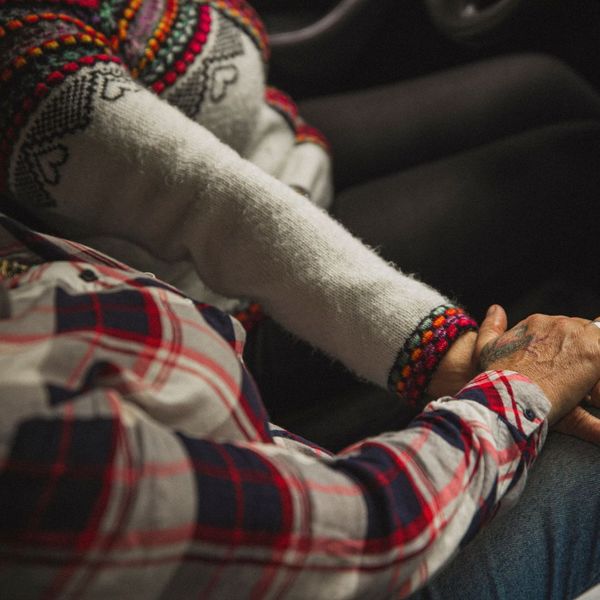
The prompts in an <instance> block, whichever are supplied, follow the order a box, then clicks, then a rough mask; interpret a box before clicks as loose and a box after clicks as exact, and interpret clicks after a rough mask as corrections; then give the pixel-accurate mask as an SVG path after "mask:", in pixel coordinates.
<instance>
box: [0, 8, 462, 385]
mask: <svg viewBox="0 0 600 600" xmlns="http://www.w3.org/2000/svg"><path fill="white" fill-rule="evenodd" d="M268 54H269V48H268V41H267V37H266V34H265V31H264V27H263V25H262V24H261V22H260V20H259V19H258V17H257V16H256V14H255V13H254V11H253V10H252V9H251V8H250V7H249V6H248V5H247V4H246V3H245V2H244V1H243V0H214V1H211V2H204V1H189V0H125V1H123V0H110V1H104V0H62V1H61V0H59V1H52V0H49V1H42V2H40V1H38V0H0V107H1V111H0V184H1V185H2V187H3V190H4V191H5V192H6V193H7V194H8V195H9V197H10V198H11V201H12V202H13V203H15V205H17V206H19V207H20V208H21V209H23V210H25V211H27V212H29V213H31V214H34V215H35V216H36V218H37V219H38V220H39V221H41V222H43V223H44V224H45V225H47V226H48V227H49V228H51V229H53V230H55V231H58V232H60V233H61V234H62V235H63V236H68V237H72V238H75V239H78V240H81V241H85V242H86V243H88V244H90V245H92V246H94V247H96V248H98V249H100V250H105V251H108V252H109V253H110V254H112V255H114V256H116V257H117V258H119V259H121V260H124V261H126V262H128V263H130V264H132V265H133V266H134V267H136V268H138V269H141V270H144V271H152V272H155V273H156V274H157V275H159V276H160V277H161V278H162V279H165V280H167V281H169V282H170V283H173V284H175V285H178V286H179V287H181V288H183V289H184V290H185V291H187V292H188V293H189V294H190V295H192V296H195V297H196V298H198V299H200V300H208V301H216V298H215V297H214V295H213V292H212V290H214V292H215V293H217V294H219V299H220V300H222V298H221V297H222V296H225V297H236V298H238V297H244V298H250V299H253V300H256V301H259V302H261V303H262V304H263V305H264V307H265V308H266V310H267V311H268V312H269V313H270V314H271V315H272V316H273V317H274V318H276V319H277V320H279V321H280V322H282V323H283V324H284V325H285V326H286V327H287V328H288V329H290V330H292V331H294V332H296V333H297V334H298V335H300V336H301V337H303V338H305V339H307V340H308V341H310V342H311V343H313V344H314V345H316V346H318V347H320V348H322V349H323V350H324V351H326V352H328V353H329V354H331V355H332V356H334V357H336V358H338V359H340V360H342V361H343V362H345V363H346V364H347V365H348V366H349V367H350V368H352V369H354V370H355V371H356V372H358V373H359V374H361V375H363V376H365V377H367V378H368V379H371V380H373V381H375V382H377V383H379V384H386V383H388V384H391V385H392V386H393V387H395V389H398V390H399V391H403V390H404V389H405V388H406V387H407V386H408V387H411V386H412V387H414V388H415V389H420V390H422V388H423V385H424V382H426V380H427V379H428V377H429V376H430V374H431V372H432V370H433V368H435V365H436V364H437V363H438V362H439V357H440V356H442V355H443V352H444V351H445V350H446V349H447V348H448V346H449V343H451V341H452V340H453V339H455V338H456V337H457V335H459V334H460V332H461V331H463V330H465V329H468V328H472V327H473V322H472V321H471V320H470V319H468V318H467V317H465V316H464V315H462V313H461V312H460V311H457V309H456V308H455V307H453V306H451V305H450V304H449V303H448V301H447V299H445V298H444V297H443V296H442V295H440V294H439V293H437V292H436V291H435V290H433V289H431V288H429V287H427V286H426V285H424V284H422V283H420V282H418V281H416V280H414V279H412V278H411V277H408V276H406V275H404V274H402V273H401V272H400V271H399V270H397V269H396V268H395V267H394V266H392V265H389V264H386V263H385V262H384V261H382V260H381V259H380V258H379V257H378V256H376V255H375V254H374V253H373V252H372V251H370V250H369V249H367V248H366V247H365V246H364V245H363V244H361V243H360V242H359V241H358V240H356V239H354V238H353V237H352V236H351V235H350V234H349V233H348V232H347V231H345V230H344V229H343V228H342V227H341V226H340V225H339V224H337V223H336V222H334V221H333V220H332V219H331V218H329V217H328V216H327V215H326V214H325V212H324V211H323V208H324V207H327V206H328V204H329V202H330V199H331V184H330V164H329V158H328V156H327V152H326V142H325V140H324V139H323V137H322V136H321V135H320V134H319V133H318V132H317V131H316V130H315V129H313V128H311V127H310V126H309V125H307V124H306V123H304V121H303V120H302V119H301V117H300V116H299V115H298V111H297V110H296V107H295V106H294V104H293V102H292V101H291V100H290V99H289V98H288V97H287V96H286V95H285V94H283V93H282V92H279V91H277V90H274V89H272V88H269V87H267V86H266V80H265V72H266V64H267V59H268ZM297 189H301V190H306V191H307V193H308V195H309V196H310V197H311V199H312V200H313V202H309V201H308V200H307V199H306V198H305V197H303V196H302V195H301V194H299V193H298V192H297V191H296V190H297ZM221 306H223V303H221Z"/></svg>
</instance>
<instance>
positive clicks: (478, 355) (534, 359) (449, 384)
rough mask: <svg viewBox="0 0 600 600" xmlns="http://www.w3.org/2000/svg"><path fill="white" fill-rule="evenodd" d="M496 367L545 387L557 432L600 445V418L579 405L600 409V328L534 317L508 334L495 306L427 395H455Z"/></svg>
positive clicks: (453, 351)
mask: <svg viewBox="0 0 600 600" xmlns="http://www.w3.org/2000/svg"><path fill="white" fill-rule="evenodd" d="M495 369H506V370H510V371H516V372H518V373H521V374H522V375H525V376H526V377H528V378H529V379H531V380H532V381H533V382H534V383H536V384H537V385H538V386H539V387H540V388H542V390H543V391H544V393H545V394H546V396H547V398H548V400H549V401H550V403H551V404H552V409H551V411H550V414H549V415H548V420H549V423H550V425H551V426H555V429H556V430H558V431H562V432H563V433H568V434H571V435H575V436H577V437H580V438H582V439H585V440H588V441H591V442H594V443H598V444H600V419H597V418H596V417H594V416H593V415H592V414H590V413H589V412H588V411H586V410H585V409H583V408H582V407H581V406H580V404H581V401H582V399H583V398H585V397H586V395H587V397H588V400H589V401H590V402H591V403H592V404H594V405H595V406H599V407H600V384H599V380H600V328H599V327H598V326H596V325H595V324H594V322H593V321H592V322H590V321H587V320H585V319H579V318H574V317H563V316H553V317H551V316H546V315H532V316H530V317H528V318H527V319H525V320H523V321H521V322H520V323H518V324H517V325H516V326H515V327H513V328H512V329H510V330H508V331H507V318H506V313H505V311H504V309H503V308H502V307H500V306H497V305H494V306H492V307H490V309H489V310H488V314H487V315H486V318H485V319H484V321H483V323H482V324H481V328H480V330H479V332H478V333H477V334H476V333H468V334H465V335H464V336H462V337H461V338H460V339H459V340H457V342H456V343H455V344H454V346H453V347H452V348H451V349H450V351H449V352H448V354H447V355H446V356H445V357H444V359H443V360H442V362H441V363H440V366H439V369H438V371H437V372H436V374H435V375H434V378H433V379H432V382H431V385H430V387H429V393H430V394H431V395H443V394H448V393H455V392H456V391H457V390H458V389H459V388H460V387H462V385H464V384H465V383H466V382H467V381H468V380H470V379H471V378H472V377H473V376H474V375H475V374H476V373H477V372H479V371H487V370H495ZM461 380H462V381H461ZM451 388H453V389H451ZM588 394H589V395H588Z"/></svg>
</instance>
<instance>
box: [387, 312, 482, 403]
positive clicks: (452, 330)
mask: <svg viewBox="0 0 600 600" xmlns="http://www.w3.org/2000/svg"><path fill="white" fill-rule="evenodd" d="M475 329H477V322H476V321H475V320H474V319H473V318H472V317H470V316H469V315H468V314H467V313H466V312H465V311H464V310H463V309H462V308H459V307H457V306H452V305H442V306H438V307H437V308H435V309H434V310H433V311H431V313H430V314H429V315H427V317H425V318H424V319H423V320H422V321H421V322H420V323H419V325H418V326H417V328H416V329H415V331H414V332H413V333H412V335H410V336H409V338H408V339H407V340H406V343H405V344H404V347H403V348H402V350H401V351H400V352H399V354H398V356H397V358H396V361H395V362H394V365H393V366H392V369H391V371H390V375H389V379H388V387H389V389H390V390H392V391H393V392H395V393H397V394H399V395H400V396H403V397H404V398H406V399H407V400H408V401H409V403H410V404H411V405H413V406H414V407H415V408H416V407H418V406H419V401H420V400H421V399H422V397H423V395H424V393H425V390H426V389H427V386H428V385H429V382H430V381H431V377H432V376H433V373H434V372H435V370H436V369H437V367H438V365H439V364H440V361H441V360H442V358H443V357H444V356H445V354H446V352H448V350H449V349H450V347H451V346H452V343H453V342H454V341H456V340H457V339H458V338H459V337H460V336H461V335H462V334H463V333H466V332H467V331H473V330H475Z"/></svg>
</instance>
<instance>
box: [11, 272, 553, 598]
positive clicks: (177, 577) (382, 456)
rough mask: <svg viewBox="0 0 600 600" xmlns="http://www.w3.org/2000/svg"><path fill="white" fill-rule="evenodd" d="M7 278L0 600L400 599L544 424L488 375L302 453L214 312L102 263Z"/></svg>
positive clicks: (532, 395)
mask: <svg viewBox="0 0 600 600" xmlns="http://www.w3.org/2000/svg"><path fill="white" fill-rule="evenodd" d="M10 285H11V290H10V298H9V300H10V302H9V303H8V304H9V305H10V306H11V309H12V317H10V318H5V319H2V320H0V370H1V372H2V373H3V377H2V378H1V380H0V398H2V419H1V420H0V427H1V435H0V453H1V457H2V462H1V466H0V560H1V561H2V564H3V569H2V570H0V589H2V590H3V591H4V593H6V594H7V597H22V596H23V595H26V596H27V597H45V598H53V597H54V598H71V597H101V598H120V597H131V594H135V596H136V597H143V598H148V599H151V598H169V599H171V598H192V597H193V598H197V597H201V598H211V597H212V598H230V597H235V598H241V597H253V598H259V597H275V596H277V597H289V598H300V597H301V598H307V597H311V598H312V597H314V598H328V599H329V598H357V597H358V598H361V597H379V596H386V597H387V596H398V595H399V596H402V595H408V593H409V592H411V591H412V590H414V589H416V588H417V587H418V586H419V585H420V584H422V583H423V582H424V581H426V580H427V579H428V578H429V577H430V576H431V575H433V574H434V573H435V572H436V571H437V570H438V569H439V568H440V567H441V566H442V565H443V564H444V563H445V562H446V561H447V560H448V559H449V558H450V557H451V556H452V555H453V554H454V552H455V551H456V550H457V549H458V548H459V547H460V546H461V544H463V543H465V542H466V541H467V540H469V539H470V538H471V537H472V536H473V535H474V534H475V532H476V531H477V530H479V528H480V527H481V526H482V525H483V524H484V523H485V522H486V520H488V519H489V518H490V517H491V516H492V515H493V514H494V513H495V511H496V510H497V508H498V506H499V505H500V503H501V502H502V503H506V502H511V501H513V500H514V499H515V498H516V497H517V495H518V493H519V491H520V489H521V487H522V485H523V484H524V481H525V478H526V472H527V469H528V467H529V465H530V463H531V462H532V461H533V460H534V458H535V456H536V454H537V452H538V450H539V447H540V446H541V444H542V442H543V438H544V436H545V430H546V422H545V415H546V413H547V411H548V404H547V401H546V400H545V398H544V397H543V395H542V394H541V391H540V390H539V388H537V386H535V385H533V384H531V383H530V382H529V381H528V380H525V379H524V378H523V377H521V376H519V375H517V374H515V373H510V372H489V373H485V374H482V375H480V376H479V377H478V378H477V379H476V380H474V381H473V382H471V384H470V385H469V386H467V387H466V388H464V389H463V390H462V391H461V392H460V393H459V394H458V396H457V398H458V399H459V400H458V401H457V400H453V399H450V398H447V399H441V400H439V401H436V402H434V403H431V404H429V405H428V407H427V408H426V410H425V411H424V412H423V413H422V414H421V415H420V416H419V417H418V418H417V419H416V420H414V421H413V422H412V424H411V425H410V427H409V428H407V429H406V430H405V431H401V432H395V433H389V434H386V435H383V436H380V437H377V438H373V439H370V440H367V441H364V442H362V443H360V444H358V445H356V446H355V447H352V448H350V449H348V450H347V451H345V452H344V453H341V454H340V455H337V456H327V455H325V454H323V453H319V452H313V451H312V450H311V449H310V447H308V446H307V447H305V448H304V451H303V452H301V451H300V450H299V445H300V442H298V441H291V440H290V441H289V442H287V441H286V440H285V438H281V437H272V436H271V434H270V432H269V429H268V427H267V423H266V415H265V413H264V410H263V409H262V405H261V403H260V400H259V398H258V397H257V394H256V391H255V390H254V388H253V386H252V384H251V382H250V380H249V379H248V377H247V375H246V374H245V372H244V370H243V367H242V365H241V363H240V361H239V356H238V352H239V351H240V338H239V335H240V330H239V329H238V328H237V326H236V325H235V323H234V322H233V321H231V320H230V319H229V318H228V317H226V316H225V315H223V314H221V313H219V312H218V311H215V310H214V309H212V308H210V307H206V306H197V305H195V304H194V303H192V302H189V301H188V300H187V299H186V298H184V297H182V296H181V295H180V294H178V293H176V292H174V291H172V290H170V289H168V288H167V287H166V286H164V285H163V284H161V283H160V282H157V281H154V280H150V279H145V278H143V277H142V276H141V275H140V274H139V273H136V272H126V271H122V270H119V269H115V268H112V267H109V266H105V265H104V264H94V265H89V264H86V263H81V262H73V263H70V264H66V263H65V262H57V263H52V264H46V265H42V266H39V267H37V268H32V269H30V270H29V271H27V272H25V273H24V274H23V275H20V276H17V277H14V278H13V279H12V280H11V284H10ZM3 304H7V303H3Z"/></svg>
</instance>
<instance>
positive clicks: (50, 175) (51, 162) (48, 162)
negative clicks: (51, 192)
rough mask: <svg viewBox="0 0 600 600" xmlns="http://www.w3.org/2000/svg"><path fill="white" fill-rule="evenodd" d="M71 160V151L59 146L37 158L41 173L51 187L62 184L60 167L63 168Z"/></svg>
mask: <svg viewBox="0 0 600 600" xmlns="http://www.w3.org/2000/svg"><path fill="white" fill-rule="evenodd" d="M68 158H69V151H68V150H67V148H66V146H63V145H62V144H59V145H58V146H54V147H53V148H50V150H47V151H46V152H43V153H40V154H38V155H37V156H36V157H35V160H36V162H37V165H38V169H39V172H40V173H41V175H42V178H43V180H44V181H45V182H46V183H49V184H50V185H56V184H57V183H59V182H60V167H62V166H63V165H64V164H65V163H66V162H67V159H68Z"/></svg>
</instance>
